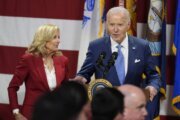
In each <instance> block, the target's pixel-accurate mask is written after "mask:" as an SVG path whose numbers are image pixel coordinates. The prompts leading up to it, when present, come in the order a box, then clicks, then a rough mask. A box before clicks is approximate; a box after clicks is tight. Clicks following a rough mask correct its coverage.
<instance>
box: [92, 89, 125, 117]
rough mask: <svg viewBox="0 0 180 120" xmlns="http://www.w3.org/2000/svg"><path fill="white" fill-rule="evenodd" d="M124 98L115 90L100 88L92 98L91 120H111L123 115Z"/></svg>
mask: <svg viewBox="0 0 180 120" xmlns="http://www.w3.org/2000/svg"><path fill="white" fill-rule="evenodd" d="M123 99H124V96H123V94H122V93H121V92H119V91H118V90H117V89H115V88H102V89H100V90H98V91H97V92H96V93H95V95H94V96H93V99H92V103H91V109H92V120H113V119H114V118H115V117H116V115H117V114H118V113H122V114H123V110H124V100H123Z"/></svg>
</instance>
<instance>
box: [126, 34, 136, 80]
mask: <svg viewBox="0 0 180 120" xmlns="http://www.w3.org/2000/svg"><path fill="white" fill-rule="evenodd" d="M128 44H129V53H128V54H129V55H128V70H127V74H126V80H125V82H126V81H127V80H128V77H131V76H129V75H131V72H133V70H134V60H135V57H136V52H137V51H136V45H135V44H134V40H133V39H132V38H131V37H129V36H128Z"/></svg>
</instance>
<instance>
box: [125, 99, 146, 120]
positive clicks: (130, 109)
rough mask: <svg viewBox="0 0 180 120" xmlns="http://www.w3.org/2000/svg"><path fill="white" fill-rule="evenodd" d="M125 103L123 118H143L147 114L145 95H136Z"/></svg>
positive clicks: (141, 119)
mask: <svg viewBox="0 0 180 120" xmlns="http://www.w3.org/2000/svg"><path fill="white" fill-rule="evenodd" d="M127 102H130V103H131V104H129V103H126V105H125V112H124V118H125V120H144V119H145V117H146V116H147V111H146V99H145V96H137V97H136V98H131V100H129V101H127Z"/></svg>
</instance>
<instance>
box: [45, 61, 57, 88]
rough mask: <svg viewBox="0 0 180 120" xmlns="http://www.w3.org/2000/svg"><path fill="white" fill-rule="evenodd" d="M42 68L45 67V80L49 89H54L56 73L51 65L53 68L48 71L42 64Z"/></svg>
mask: <svg viewBox="0 0 180 120" xmlns="http://www.w3.org/2000/svg"><path fill="white" fill-rule="evenodd" d="M44 68H45V72H46V77H47V82H48V85H49V88H50V90H51V91H52V90H54V89H55V88H56V85H57V84H56V74H55V69H54V67H53V69H52V70H51V71H49V69H48V68H47V66H46V65H45V64H44Z"/></svg>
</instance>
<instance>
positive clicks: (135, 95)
mask: <svg viewBox="0 0 180 120" xmlns="http://www.w3.org/2000/svg"><path fill="white" fill-rule="evenodd" d="M118 90H120V91H121V92H122V93H123V94H124V95H125V101H127V102H126V103H125V104H126V105H127V106H129V105H130V106H131V104H134V101H135V100H136V99H137V100H138V99H139V98H140V97H141V98H142V99H143V100H146V98H145V94H144V92H143V91H142V90H141V89H140V88H138V87H136V86H134V85H122V86H120V87H118Z"/></svg>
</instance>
